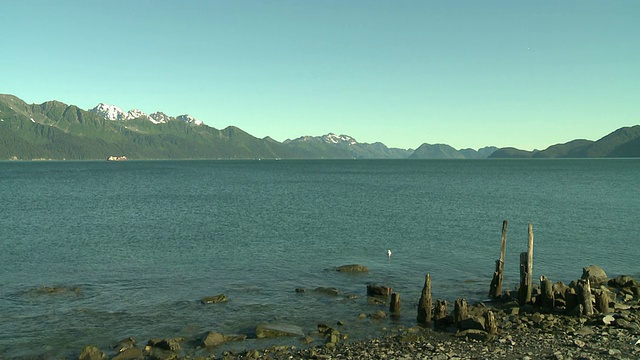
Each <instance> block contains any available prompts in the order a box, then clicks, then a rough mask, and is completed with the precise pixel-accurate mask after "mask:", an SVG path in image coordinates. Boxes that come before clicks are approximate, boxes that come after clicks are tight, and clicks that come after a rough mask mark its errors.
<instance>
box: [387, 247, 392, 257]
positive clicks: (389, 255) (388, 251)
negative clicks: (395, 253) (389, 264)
mask: <svg viewBox="0 0 640 360" xmlns="http://www.w3.org/2000/svg"><path fill="white" fill-rule="evenodd" d="M387 256H388V257H391V249H387Z"/></svg>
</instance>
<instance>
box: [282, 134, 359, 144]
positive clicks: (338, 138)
mask: <svg viewBox="0 0 640 360" xmlns="http://www.w3.org/2000/svg"><path fill="white" fill-rule="evenodd" d="M300 141H302V142H322V143H325V144H336V145H356V144H357V143H358V142H357V141H356V139H354V138H352V137H351V136H349V135H336V134H334V133H328V134H327V135H322V136H301V137H299V138H296V139H294V140H286V141H285V142H300Z"/></svg>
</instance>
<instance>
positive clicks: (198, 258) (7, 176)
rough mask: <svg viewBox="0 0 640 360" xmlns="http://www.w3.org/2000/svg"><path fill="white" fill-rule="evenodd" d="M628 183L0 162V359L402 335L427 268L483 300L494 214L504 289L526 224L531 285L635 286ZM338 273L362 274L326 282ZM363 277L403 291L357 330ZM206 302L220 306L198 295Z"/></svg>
mask: <svg viewBox="0 0 640 360" xmlns="http://www.w3.org/2000/svg"><path fill="white" fill-rule="evenodd" d="M638 179H640V160H639V159H619V160H618V159H607V160H474V161H460V160H456V161H433V160H431V161H409V160H400V161H397V160H375V161H373V160H372V161H362V160H353V161H350V160H349V161H347V160H345V161H329V160H324V161H127V162H0V202H1V203H2V206H1V207H0V215H1V216H0V247H1V249H2V250H1V251H0V274H1V277H0V355H4V356H5V357H9V358H13V357H25V356H35V355H48V356H73V355H77V353H78V352H79V350H80V349H81V348H82V347H83V346H85V345H87V344H96V345H98V346H99V347H101V348H103V349H104V350H107V349H108V346H109V345H110V344H112V343H114V342H116V341H117V340H120V339H122V338H124V337H128V336H133V337H135V338H136V339H138V340H139V341H140V342H144V341H146V340H147V339H149V338H152V337H170V336H184V337H185V338H187V339H193V338H198V337H199V336H200V335H201V334H202V333H204V332H206V331H208V330H215V331H219V332H223V333H242V334H247V335H249V336H250V337H251V335H252V332H253V329H254V328H255V325H256V324H258V323H262V322H282V323H290V324H295V325H299V326H302V328H303V329H304V330H305V331H306V332H308V333H309V332H312V331H313V330H314V329H315V326H316V324H317V323H319V322H326V323H329V324H334V323H335V322H336V321H337V320H342V321H344V322H345V323H346V324H347V325H346V326H345V328H344V330H343V332H346V333H349V334H351V337H352V338H362V337H368V336H374V335H379V334H381V331H382V330H381V329H382V328H383V327H385V326H386V327H390V326H393V325H413V324H414V319H415V315H416V310H415V304H416V303H417V301H418V298H419V294H420V290H421V288H422V285H423V282H424V276H425V274H426V273H430V274H431V276H432V279H433V294H434V297H435V298H442V299H447V300H454V299H455V298H457V297H466V298H467V299H470V300H480V299H484V298H485V297H486V294H487V292H488V288H489V283H490V280H491V275H492V272H493V268H494V262H495V259H497V258H498V257H499V249H500V231H501V226H502V220H504V219H508V220H509V231H508V240H507V259H506V265H505V267H506V275H505V286H507V287H508V288H512V287H513V286H515V284H516V282H517V281H518V254H519V253H520V252H521V251H526V242H527V224H528V223H533V224H534V231H535V257H534V278H537V277H538V276H539V275H546V276H547V277H549V278H551V279H553V280H563V281H565V282H568V281H571V280H572V279H575V278H578V277H579V276H580V275H581V269H582V267H583V266H586V265H590V264H599V265H600V266H602V267H603V268H604V269H605V270H606V271H607V272H608V273H609V274H610V275H612V276H615V275H619V274H626V273H629V274H632V275H636V276H637V275H639V274H640V265H639V264H638V262H637V258H638V256H640V250H638V247H637V245H636V244H637V243H638V236H639V235H638V234H640V223H639V221H638V219H640V207H639V206H638V204H640V191H639V190H638ZM388 248H391V249H392V251H393V256H392V257H391V258H387V255H386V251H387V249H388ZM350 263H360V264H364V265H366V266H368V267H369V269H370V273H369V274H366V275H347V274H340V273H337V272H335V271H333V270H332V269H333V268H335V267H336V266H339V265H344V264H350ZM370 283H379V284H384V285H388V286H391V287H393V288H394V290H395V291H397V292H399V293H400V294H401V295H402V299H403V302H404V305H403V316H402V317H401V318H400V319H399V320H385V321H379V322H375V321H372V322H370V321H369V320H363V321H357V320H356V317H357V315H358V314H359V313H362V312H365V313H370V312H374V311H377V310H378V309H380V308H379V307H376V306H374V305H368V304H367V301H366V296H365V295H366V294H365V293H366V291H365V290H366V285H367V284H370ZM43 286H49V287H52V286H58V287H64V288H67V289H69V291H66V292H61V293H56V294H46V293H43V292H42V291H41V290H42V287H43ZM320 286H324V287H336V288H337V289H339V291H340V293H341V295H340V296H337V297H329V296H325V295H320V294H316V293H314V292H313V291H312V290H313V289H315V288H316V287H320ZM296 288H305V289H306V290H307V291H306V292H305V293H303V294H297V293H295V292H294V289H296ZM219 293H225V294H226V295H227V296H228V298H229V302H227V303H224V304H215V305H209V306H205V305H201V304H200V303H199V301H198V300H199V299H200V298H202V297H204V296H207V295H216V294H219ZM350 294H356V295H358V298H356V299H348V295H350ZM268 345H269V343H267V342H266V341H265V340H247V341H245V342H243V343H242V344H241V345H237V346H241V347H252V346H259V347H263V346H268Z"/></svg>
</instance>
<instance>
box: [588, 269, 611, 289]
mask: <svg viewBox="0 0 640 360" xmlns="http://www.w3.org/2000/svg"><path fill="white" fill-rule="evenodd" d="M582 279H588V280H589V284H590V285H591V287H592V288H594V287H598V286H600V285H606V284H607V281H608V280H609V278H608V277H607V273H606V272H604V270H603V269H602V268H601V267H600V266H598V265H589V266H587V267H586V268H583V269H582Z"/></svg>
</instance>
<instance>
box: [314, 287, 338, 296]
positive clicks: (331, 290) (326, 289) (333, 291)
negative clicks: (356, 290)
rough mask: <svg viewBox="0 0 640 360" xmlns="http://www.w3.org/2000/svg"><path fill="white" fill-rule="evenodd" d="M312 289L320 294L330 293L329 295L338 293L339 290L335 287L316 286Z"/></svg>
mask: <svg viewBox="0 0 640 360" xmlns="http://www.w3.org/2000/svg"><path fill="white" fill-rule="evenodd" d="M313 291H315V292H317V293H320V294H325V295H331V296H338V295H340V292H339V291H338V289H336V288H334V287H317V288H315V290H313Z"/></svg>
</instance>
